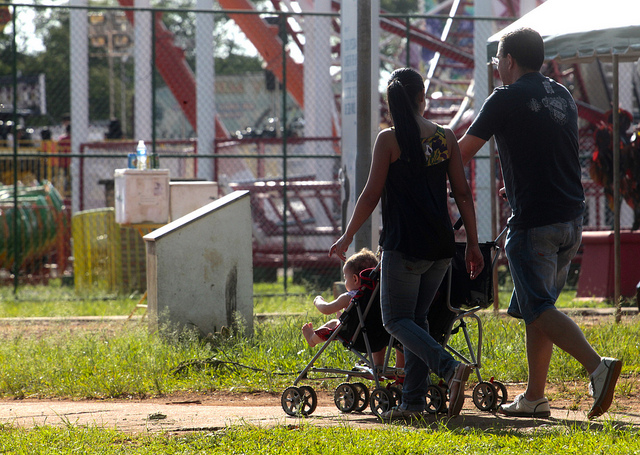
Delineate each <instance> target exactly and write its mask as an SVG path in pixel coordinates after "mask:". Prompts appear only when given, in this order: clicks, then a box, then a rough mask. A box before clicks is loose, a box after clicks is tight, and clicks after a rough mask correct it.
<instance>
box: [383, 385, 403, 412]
mask: <svg viewBox="0 0 640 455" xmlns="http://www.w3.org/2000/svg"><path fill="white" fill-rule="evenodd" d="M387 389H388V390H389V392H391V396H392V397H393V406H398V405H399V404H400V402H401V401H402V389H401V388H400V387H396V386H394V385H392V386H389V387H388V388H387ZM393 406H392V407H393Z"/></svg>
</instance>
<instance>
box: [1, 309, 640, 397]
mask: <svg viewBox="0 0 640 455" xmlns="http://www.w3.org/2000/svg"><path fill="white" fill-rule="evenodd" d="M307 320H311V321H312V322H313V323H314V325H316V326H317V325H319V324H320V323H321V322H322V321H323V317H321V316H318V315H315V314H314V315H313V316H307V315H291V316H284V317H278V318H272V319H266V320H263V321H262V322H257V321H256V322H255V324H254V334H253V335H252V336H244V334H243V333H242V332H239V333H234V334H231V336H228V337H224V336H223V335H221V334H218V335H215V336H213V337H211V338H207V339H204V340H202V339H199V338H198V337H196V336H195V335H190V334H182V335H177V334H175V333H170V332H169V331H167V330H165V331H163V332H162V333H160V334H159V333H154V334H150V333H148V330H147V328H146V324H140V323H138V322H135V321H130V322H128V323H125V324H119V325H116V326H113V325H111V326H108V327H105V328H103V329H100V330H78V329H76V328H74V327H73V326H67V325H65V324H64V323H58V325H56V326H55V327H52V328H51V329H49V330H45V331H42V330H40V331H37V332H35V333H34V332H32V331H30V329H28V328H27V327H25V326H21V329H20V330H3V331H2V332H1V333H0V396H4V397H17V398H23V397H73V398H110V397H129V396H132V397H150V396H157V395H161V394H168V393H173V392H177V391H193V392H199V393H204V392H207V391H216V390H236V391H247V392H251V391H267V392H273V393H280V392H281V391H282V390H284V388H286V387H287V386H288V385H290V384H291V382H292V381H293V379H294V378H295V377H296V375H297V374H298V372H299V371H300V370H301V369H302V368H303V367H304V366H305V365H306V364H307V363H308V362H309V361H310V360H311V358H312V357H313V355H314V354H315V352H317V348H313V349H312V348H309V347H308V346H307V345H306V343H305V341H304V339H303V337H302V336H301V333H300V327H301V325H302V323H303V322H306V321H307ZM482 320H483V329H484V339H483V353H482V359H483V367H482V371H483V375H485V377H487V378H488V377H495V378H496V379H498V380H500V381H503V382H522V381H525V380H526V378H527V366H526V361H525V352H524V328H523V325H522V324H521V323H519V322H518V321H516V320H514V319H512V318H504V317H494V316H492V314H491V313H488V314H484V315H482ZM468 322H469V330H470V333H471V335H472V337H474V338H475V336H476V335H477V333H478V330H477V327H475V326H474V322H473V321H472V320H470V321H468ZM583 329H584V331H585V334H586V336H587V338H588V339H589V340H590V341H591V343H592V344H593V346H594V347H595V349H596V350H597V351H598V352H601V353H603V354H606V355H609V356H614V357H617V358H621V359H624V361H625V366H624V370H623V373H624V374H627V375H629V374H637V373H638V372H640V345H639V344H638V343H637V340H638V339H640V321H638V320H637V318H634V319H633V320H631V321H630V322H624V323H622V324H615V322H614V321H613V317H611V318H607V319H606V320H605V321H603V322H602V323H600V324H597V325H590V326H585V327H584V328H583ZM451 345H452V346H453V347H455V348H457V349H458V350H460V351H461V352H463V353H465V351H466V344H465V343H464V337H463V336H462V334H461V333H460V334H458V335H455V336H453V337H452V339H451ZM353 362H354V358H353V356H352V355H351V354H350V353H349V352H348V351H347V350H346V349H344V347H342V345H341V344H340V343H332V346H330V347H329V348H328V350H327V351H326V352H325V353H324V354H323V356H322V357H321V365H324V366H330V367H336V368H348V367H349V365H352V364H353ZM342 379H343V378H335V379H333V378H332V379H329V380H326V381H323V382H319V383H317V385H314V387H317V388H318V389H326V390H332V389H333V387H335V386H336V385H337V383H338V382H339V381H341V380H342ZM549 381H551V382H558V383H560V382H563V381H579V382H583V383H584V384H585V387H586V374H585V372H584V370H583V368H582V366H581V365H580V364H579V363H578V362H576V361H575V360H574V359H573V358H571V357H570V356H568V355H566V354H565V353H564V352H562V351H558V352H557V353H556V354H555V355H554V357H553V360H552V363H551V368H550V371H549Z"/></svg>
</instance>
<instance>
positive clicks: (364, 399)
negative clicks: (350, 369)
mask: <svg viewBox="0 0 640 455" xmlns="http://www.w3.org/2000/svg"><path fill="white" fill-rule="evenodd" d="M351 385H352V386H353V387H355V389H356V398H357V402H356V407H355V408H353V410H354V411H356V412H362V411H364V410H365V409H367V406H369V389H368V388H367V386H366V385H364V384H363V383H362V382H354V383H353V384H351Z"/></svg>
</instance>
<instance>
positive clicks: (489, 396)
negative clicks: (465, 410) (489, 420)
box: [473, 381, 498, 411]
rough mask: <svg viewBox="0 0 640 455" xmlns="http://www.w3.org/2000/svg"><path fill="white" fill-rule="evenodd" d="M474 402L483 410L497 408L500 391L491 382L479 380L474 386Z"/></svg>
mask: <svg viewBox="0 0 640 455" xmlns="http://www.w3.org/2000/svg"><path fill="white" fill-rule="evenodd" d="M473 403H474V404H475V405H476V407H477V408H478V409H480V410H481V411H493V410H494V409H497V403H498V392H497V391H496V388H495V386H494V385H493V384H491V383H490V382H486V381H483V382H479V383H478V384H476V386H475V387H474V388H473Z"/></svg>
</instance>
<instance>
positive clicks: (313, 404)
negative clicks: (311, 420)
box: [300, 385, 318, 415]
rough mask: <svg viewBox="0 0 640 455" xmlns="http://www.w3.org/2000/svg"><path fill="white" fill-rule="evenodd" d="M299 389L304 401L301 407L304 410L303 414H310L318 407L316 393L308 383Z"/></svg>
mask: <svg viewBox="0 0 640 455" xmlns="http://www.w3.org/2000/svg"><path fill="white" fill-rule="evenodd" d="M300 391H301V392H302V402H303V403H304V407H303V409H305V411H306V414H305V415H309V414H312V413H313V411H315V410H316V408H317V407H318V395H317V394H316V391H315V390H313V389H312V388H311V387H309V386H308V385H303V386H300Z"/></svg>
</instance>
